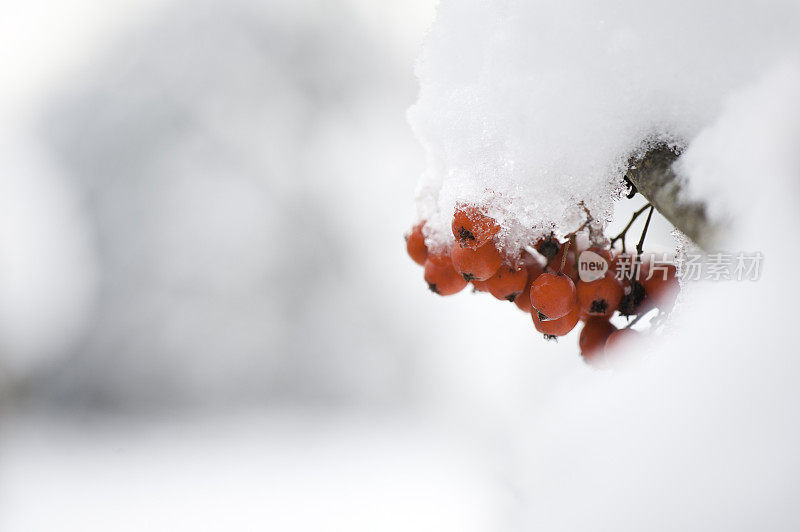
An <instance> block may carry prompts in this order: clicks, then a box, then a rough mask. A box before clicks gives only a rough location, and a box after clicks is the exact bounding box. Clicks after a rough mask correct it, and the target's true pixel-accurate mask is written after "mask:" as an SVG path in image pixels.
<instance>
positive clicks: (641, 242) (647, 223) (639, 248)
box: [636, 205, 653, 255]
mask: <svg viewBox="0 0 800 532" xmlns="http://www.w3.org/2000/svg"><path fill="white" fill-rule="evenodd" d="M652 217H653V206H652V205H650V212H648V213H647V220H645V222H644V229H642V236H641V237H640V238H639V243H638V244H636V254H637V255H641V254H642V250H643V249H644V237H645V236H647V228H648V227H650V218H652Z"/></svg>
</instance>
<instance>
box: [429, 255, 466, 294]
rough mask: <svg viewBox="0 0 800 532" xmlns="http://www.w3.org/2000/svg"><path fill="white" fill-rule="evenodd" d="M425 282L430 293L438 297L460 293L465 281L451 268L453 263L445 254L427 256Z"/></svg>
mask: <svg viewBox="0 0 800 532" xmlns="http://www.w3.org/2000/svg"><path fill="white" fill-rule="evenodd" d="M425 282H426V283H428V288H430V289H431V292H433V293H435V294H439V295H440V296H449V295H452V294H456V293H458V292H460V291H461V290H462V289H463V288H464V287H465V286H467V281H465V280H464V278H463V277H462V276H461V275H460V274H459V273H458V272H457V271H456V270H455V268H453V262H452V261H451V260H450V255H448V254H447V253H436V254H432V253H429V254H428V260H426V261H425Z"/></svg>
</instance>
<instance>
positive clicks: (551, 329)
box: [531, 304, 580, 336]
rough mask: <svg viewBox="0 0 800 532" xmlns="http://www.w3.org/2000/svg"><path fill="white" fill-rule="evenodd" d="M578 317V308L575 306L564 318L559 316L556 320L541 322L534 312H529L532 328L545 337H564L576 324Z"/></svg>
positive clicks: (537, 314)
mask: <svg viewBox="0 0 800 532" xmlns="http://www.w3.org/2000/svg"><path fill="white" fill-rule="evenodd" d="M579 316H580V307H579V306H578V305H577V304H576V305H573V306H572V310H570V311H569V312H568V313H567V314H566V316H561V317H560V318H558V319H556V320H549V321H542V320H540V319H539V313H538V312H536V310H533V311H532V312H531V318H533V325H534V327H536V330H537V331H539V332H540V333H542V334H544V335H546V336H566V335H567V334H569V332H570V331H571V330H572V329H574V328H575V325H577V324H578V320H579Z"/></svg>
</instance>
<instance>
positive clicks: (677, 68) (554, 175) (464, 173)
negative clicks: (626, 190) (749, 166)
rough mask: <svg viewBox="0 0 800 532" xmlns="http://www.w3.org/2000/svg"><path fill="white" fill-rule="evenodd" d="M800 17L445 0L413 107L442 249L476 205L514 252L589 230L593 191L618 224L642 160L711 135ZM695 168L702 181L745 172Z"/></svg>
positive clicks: (798, 40) (421, 210) (728, 5)
mask: <svg viewBox="0 0 800 532" xmlns="http://www.w3.org/2000/svg"><path fill="white" fill-rule="evenodd" d="M799 27H800V3H798V2H796V1H781V0H776V1H766V2H764V1H754V0H737V1H736V2H729V1H726V0H720V1H707V2H693V1H688V0H679V1H676V2H670V3H668V4H663V3H662V4H657V3H652V2H641V1H637V0H603V1H592V2H586V1H566V2H564V1H537V2H526V1H486V0H458V1H452V0H442V2H441V3H440V5H439V8H438V14H437V19H436V22H435V23H434V25H433V27H432V29H431V31H430V33H429V35H428V37H427V41H426V45H425V47H424V51H423V53H422V56H421V58H420V60H419V63H418V66H417V74H418V77H419V80H420V94H419V100H418V102H417V103H416V105H414V106H413V107H412V109H411V110H410V111H409V119H410V122H411V124H412V127H413V129H414V131H415V132H416V134H417V136H418V138H419V139H420V141H421V143H422V145H423V146H424V148H425V150H426V153H427V168H426V170H425V172H424V174H423V175H422V177H421V180H420V183H419V187H418V200H417V210H418V215H419V218H420V219H423V220H427V221H428V228H427V229H426V234H427V238H428V243H429V245H432V246H441V245H446V244H448V243H449V242H451V241H452V235H451V234H450V221H451V217H452V214H453V211H454V208H455V206H456V205H457V204H458V203H460V202H473V203H477V204H480V205H484V206H485V207H486V208H487V209H488V211H489V213H490V214H491V215H493V216H495V217H497V218H498V219H499V220H500V222H501V224H502V227H503V232H502V233H501V237H502V238H501V239H502V241H503V242H504V243H505V245H507V246H510V248H511V249H512V250H514V249H516V248H517V247H518V246H519V245H521V244H525V243H527V242H529V241H530V240H531V239H532V238H535V237H536V236H538V234H540V233H543V232H549V231H550V230H551V229H553V228H554V229H555V230H556V232H557V233H560V234H564V233H568V232H570V231H572V230H574V229H576V228H577V226H579V225H580V223H581V222H582V220H583V218H582V216H583V214H582V209H581V208H580V207H579V206H578V204H579V202H581V201H582V202H584V203H585V204H586V205H587V206H588V207H589V209H590V210H591V211H592V213H593V214H594V216H595V217H596V218H598V219H600V220H603V219H607V218H608V217H609V216H610V214H611V212H612V205H613V201H614V199H616V198H617V197H618V193H619V191H620V189H621V179H622V174H623V169H624V168H625V166H626V164H627V161H628V159H629V157H630V156H631V155H632V154H635V153H637V152H639V151H641V150H642V149H644V148H646V147H647V146H648V145H651V144H652V143H654V142H668V143H674V144H676V145H678V146H680V147H686V146H691V145H692V144H693V142H694V141H695V140H696V139H697V140H701V141H702V136H701V133H702V132H703V131H704V129H705V128H707V127H709V125H710V124H712V123H714V122H715V121H717V120H718V119H719V118H720V115H721V113H723V112H727V111H730V110H731V109H730V108H731V107H734V108H735V107H736V106H737V105H738V104H737V102H736V101H734V100H731V99H730V98H731V95H732V94H733V93H735V92H738V91H739V90H741V89H743V88H744V87H747V86H748V85H751V84H753V83H755V82H756V81H757V80H758V79H760V78H761V77H762V76H764V75H765V74H766V73H767V72H769V71H770V70H772V69H774V68H777V66H778V65H781V64H784V63H786V62H787V61H790V60H791V58H796V57H797V52H798V50H800V46H799V45H800V31H798V29H797V28H799ZM703 136H705V135H703ZM703 142H708V141H703ZM698 149H699V148H698ZM707 149H709V148H704V150H707ZM717 168H718V169H719V168H721V167H717ZM688 170H689V171H688V173H687V174H686V177H687V179H689V180H690V181H693V182H694V181H697V184H696V185H695V184H693V185H691V187H692V190H699V191H707V190H712V189H715V188H719V187H720V186H723V185H721V184H720V183H722V184H724V182H725V180H726V179H729V177H728V176H727V175H724V174H722V173H721V172H705V171H703V168H701V167H699V166H698V164H697V163H694V164H693V165H691V166H690V167H688ZM706 181H708V182H710V184H706V183H705V182H706ZM722 199H728V198H726V197H723V198H722ZM712 212H713V213H714V214H717V215H720V216H724V214H725V213H726V212H730V209H727V207H726V205H724V204H723V205H720V206H717V205H715V206H713V207H712Z"/></svg>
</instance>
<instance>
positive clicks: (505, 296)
mask: <svg viewBox="0 0 800 532" xmlns="http://www.w3.org/2000/svg"><path fill="white" fill-rule="evenodd" d="M527 283H528V271H527V270H526V269H525V267H524V266H519V267H515V266H512V265H510V264H503V265H502V266H500V269H499V270H497V273H495V274H494V275H493V276H492V277H491V278H490V279H489V280H488V281H486V286H488V287H489V292H491V293H492V295H493V296H494V297H496V298H497V299H501V300H506V301H515V300H516V299H517V297H518V296H519V295H520V294H521V293H522V291H523V290H524V289H525V285H527Z"/></svg>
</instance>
